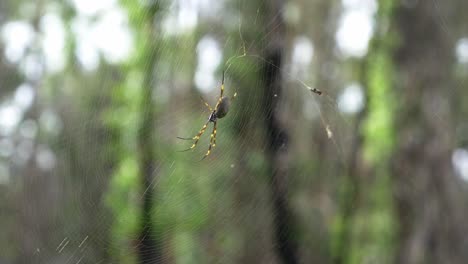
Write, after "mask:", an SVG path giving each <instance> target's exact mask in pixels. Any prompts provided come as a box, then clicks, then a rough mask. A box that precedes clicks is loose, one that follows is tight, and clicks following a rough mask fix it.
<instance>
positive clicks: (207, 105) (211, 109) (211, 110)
mask: <svg viewBox="0 0 468 264" xmlns="http://www.w3.org/2000/svg"><path fill="white" fill-rule="evenodd" d="M200 99H201V101H202V102H203V103H204V104H205V105H206V107H208V110H210V113H211V112H213V108H211V106H210V105H209V104H208V103H207V102H206V101H205V100H203V97H201V96H200Z"/></svg>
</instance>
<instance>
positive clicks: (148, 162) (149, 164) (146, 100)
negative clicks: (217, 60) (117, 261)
mask: <svg viewBox="0 0 468 264" xmlns="http://www.w3.org/2000/svg"><path fill="white" fill-rule="evenodd" d="M150 12H151V14H150V15H149V16H148V17H147V20H148V21H147V24H146V25H147V26H148V31H149V34H148V45H147V46H146V51H145V52H146V53H147V62H148V64H147V65H146V66H145V77H144V82H143V87H142V94H141V103H140V111H141V112H140V113H141V117H140V118H141V120H140V126H139V130H138V152H139V153H138V154H139V167H140V168H139V170H140V177H141V180H142V182H141V184H142V186H141V192H142V193H143V195H142V202H143V206H142V212H141V213H142V215H141V222H140V238H139V242H140V243H139V245H138V259H139V263H140V264H149V263H160V262H161V260H162V252H161V251H162V250H161V238H160V237H159V234H158V233H157V232H156V231H157V230H155V227H154V223H153V219H152V213H153V208H154V202H155V191H154V187H153V186H152V183H153V182H154V178H155V177H156V176H157V174H158V163H157V161H156V157H155V150H154V143H155V142H154V137H153V135H154V129H155V122H154V119H155V113H154V109H155V104H154V101H153V100H154V96H153V87H154V85H153V80H154V73H155V65H156V58H157V48H156V45H157V40H156V39H155V34H152V33H153V31H154V30H153V21H154V16H155V14H156V12H157V8H154V9H153V8H152V9H151V11H150Z"/></svg>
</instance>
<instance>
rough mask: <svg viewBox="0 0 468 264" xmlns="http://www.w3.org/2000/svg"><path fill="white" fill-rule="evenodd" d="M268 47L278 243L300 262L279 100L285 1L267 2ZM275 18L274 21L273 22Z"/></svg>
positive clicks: (287, 259)
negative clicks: (292, 213) (290, 200)
mask: <svg viewBox="0 0 468 264" xmlns="http://www.w3.org/2000/svg"><path fill="white" fill-rule="evenodd" d="M266 8H267V10H266V18H267V21H266V22H267V25H272V28H271V29H270V28H268V29H266V30H267V32H268V33H267V36H268V39H267V47H266V49H265V54H264V58H265V60H266V62H264V63H263V65H262V73H263V79H264V94H263V98H264V99H263V100H264V106H263V107H264V108H265V111H264V113H265V121H266V123H265V126H266V140H267V155H268V161H269V164H270V165H269V166H270V167H269V172H268V173H269V174H270V175H271V195H272V199H273V217H274V220H273V226H274V229H275V230H274V234H275V239H274V242H275V245H276V247H277V250H278V255H279V257H280V258H281V260H282V262H283V263H297V262H298V258H297V243H296V241H295V238H294V237H293V236H292V235H293V227H294V225H293V223H292V215H291V209H290V207H289V205H288V200H287V182H286V179H287V170H288V167H287V161H286V152H287V150H288V135H287V131H286V129H285V128H284V127H283V125H282V124H281V122H280V120H279V115H278V113H277V111H278V109H277V103H278V101H279V100H280V99H281V90H282V88H281V86H282V73H281V67H282V57H283V51H284V48H285V39H286V36H285V35H286V33H285V23H284V20H283V17H282V13H283V9H284V3H283V1H282V0H272V1H267V3H266ZM271 22H273V23H271Z"/></svg>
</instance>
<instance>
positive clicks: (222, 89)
mask: <svg viewBox="0 0 468 264" xmlns="http://www.w3.org/2000/svg"><path fill="white" fill-rule="evenodd" d="M223 94H224V70H223V79H222V81H221V95H220V96H219V98H222V97H223Z"/></svg>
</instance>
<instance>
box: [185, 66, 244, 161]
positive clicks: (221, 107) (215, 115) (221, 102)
mask: <svg viewBox="0 0 468 264" xmlns="http://www.w3.org/2000/svg"><path fill="white" fill-rule="evenodd" d="M223 94H224V71H223V79H222V82H221V94H220V95H219V98H218V102H217V103H216V106H215V107H214V109H213V108H211V106H210V105H209V104H208V103H207V102H205V101H204V100H203V98H202V101H203V103H204V104H205V105H206V107H208V109H209V110H210V116H209V117H208V120H207V121H206V123H205V124H204V125H203V127H202V128H201V129H200V131H198V134H197V135H196V136H194V137H193V138H182V137H177V138H179V139H183V140H194V142H193V144H192V146H191V147H190V148H188V149H186V150H182V151H189V150H192V149H194V148H195V147H196V146H197V144H198V141H199V140H200V137H201V136H202V135H203V133H205V131H206V128H207V127H208V124H209V123H210V122H212V123H213V132H212V133H211V136H210V145H209V147H208V151H207V152H206V154H205V156H203V158H202V160H203V159H205V158H206V157H208V155H210V154H211V149H212V148H213V147H215V146H216V125H217V122H218V119H220V118H223V117H225V116H226V114H227V113H228V111H229V106H230V105H231V99H234V98H236V96H237V93H234V95H233V96H232V98H229V97H225V96H223Z"/></svg>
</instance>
